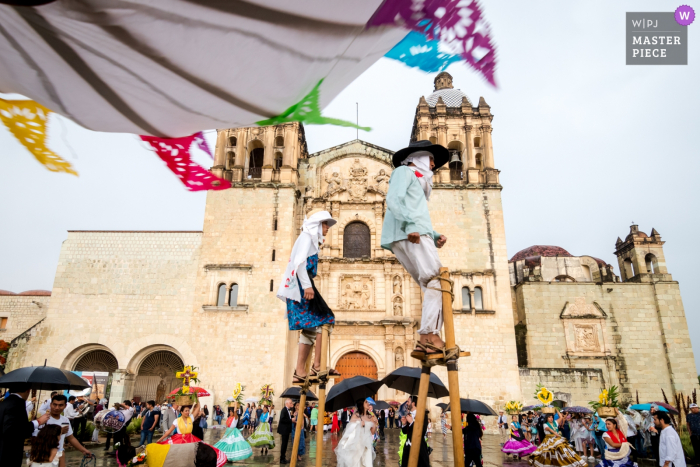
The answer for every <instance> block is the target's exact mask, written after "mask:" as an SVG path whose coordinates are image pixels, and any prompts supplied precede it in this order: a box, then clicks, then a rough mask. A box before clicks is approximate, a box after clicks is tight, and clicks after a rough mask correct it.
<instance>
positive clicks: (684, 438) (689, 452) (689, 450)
mask: <svg viewBox="0 0 700 467" xmlns="http://www.w3.org/2000/svg"><path fill="white" fill-rule="evenodd" d="M680 434H681V444H682V445H683V450H684V451H685V455H686V457H689V458H690V459H695V450H694V449H693V443H691V442H690V433H688V430H681V433H680Z"/></svg>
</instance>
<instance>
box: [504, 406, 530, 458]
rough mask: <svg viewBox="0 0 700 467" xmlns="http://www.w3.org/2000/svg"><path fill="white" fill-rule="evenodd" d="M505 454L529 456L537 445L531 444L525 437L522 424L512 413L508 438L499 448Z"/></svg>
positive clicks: (516, 456)
mask: <svg viewBox="0 0 700 467" xmlns="http://www.w3.org/2000/svg"><path fill="white" fill-rule="evenodd" d="M501 451H503V452H504V453H506V454H512V455H513V457H515V458H520V457H523V456H529V455H530V454H532V453H533V452H535V451H537V446H535V445H534V444H532V443H531V442H530V441H528V440H527V439H526V438H525V433H523V429H522V426H521V425H520V422H518V416H517V415H513V420H512V421H511V422H510V439H509V440H508V441H506V443H505V444H504V445H503V447H502V448H501Z"/></svg>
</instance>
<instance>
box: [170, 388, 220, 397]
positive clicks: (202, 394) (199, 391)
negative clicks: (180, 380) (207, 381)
mask: <svg viewBox="0 0 700 467" xmlns="http://www.w3.org/2000/svg"><path fill="white" fill-rule="evenodd" d="M180 389H182V388H177V389H174V390H173V392H171V393H170V395H171V396H174V395H175V394H177V393H178V392H179V391H180ZM190 394H197V397H207V396H211V394H209V392H208V391H207V390H206V389H204V388H198V387H197V386H190Z"/></svg>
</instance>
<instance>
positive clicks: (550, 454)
mask: <svg viewBox="0 0 700 467" xmlns="http://www.w3.org/2000/svg"><path fill="white" fill-rule="evenodd" d="M542 427H543V429H544V434H545V436H544V440H542V444H540V446H539V447H538V448H537V450H536V451H535V452H534V453H532V457H530V464H531V465H534V466H536V467H552V466H553V467H587V466H588V462H586V461H585V460H583V459H581V457H580V456H579V455H578V454H576V451H574V450H573V449H572V448H571V446H570V445H569V443H568V442H567V441H566V439H565V438H564V437H562V436H561V435H560V434H559V426H558V425H557V424H556V422H555V421H554V415H553V414H551V413H548V414H545V415H544V423H543V426H542Z"/></svg>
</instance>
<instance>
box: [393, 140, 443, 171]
mask: <svg viewBox="0 0 700 467" xmlns="http://www.w3.org/2000/svg"><path fill="white" fill-rule="evenodd" d="M418 151H428V152H429V153H431V154H432V155H433V162H435V169H433V170H437V169H439V168H440V167H442V166H443V165H445V164H447V161H448V160H450V151H448V150H447V149H446V148H445V146H441V145H439V144H433V143H431V142H430V141H426V140H422V141H412V142H411V143H410V144H409V145H408V147H407V148H403V149H401V150H399V151H396V152H395V153H394V156H393V157H392V163H393V164H394V168H396V167H400V166H401V162H403V160H404V159H406V158H407V157H408V156H410V155H411V154H413V153H414V152H418Z"/></svg>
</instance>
